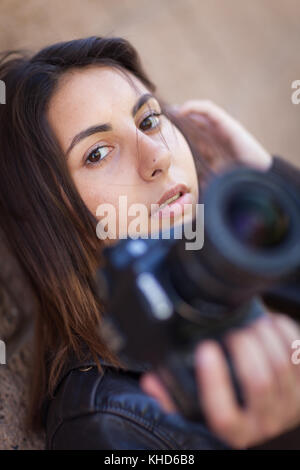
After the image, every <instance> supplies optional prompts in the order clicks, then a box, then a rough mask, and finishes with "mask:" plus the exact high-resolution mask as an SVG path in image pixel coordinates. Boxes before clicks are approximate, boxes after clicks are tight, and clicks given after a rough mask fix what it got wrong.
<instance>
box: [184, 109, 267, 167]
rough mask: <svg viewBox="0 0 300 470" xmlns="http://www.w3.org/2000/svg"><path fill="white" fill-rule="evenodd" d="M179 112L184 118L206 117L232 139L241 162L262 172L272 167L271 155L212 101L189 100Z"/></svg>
mask: <svg viewBox="0 0 300 470" xmlns="http://www.w3.org/2000/svg"><path fill="white" fill-rule="evenodd" d="M178 112H179V114H181V115H183V116H184V115H187V114H190V113H196V114H195V117H196V116H197V114H198V115H199V114H202V115H204V116H206V117H207V118H208V119H209V120H210V121H211V122H212V123H213V125H214V126H216V127H217V128H218V129H219V132H221V133H222V134H223V136H224V137H225V138H229V139H230V141H231V145H232V146H233V148H235V150H236V153H237V156H238V158H239V160H240V161H241V162H243V163H245V164H246V165H250V166H254V167H256V168H258V169H262V170H266V169H268V168H269V167H270V166H271V164H272V157H271V155H270V154H269V153H268V152H266V151H265V150H264V148H263V147H262V146H261V145H260V144H259V142H258V141H257V140H256V139H255V138H254V137H253V136H252V135H250V134H249V132H247V131H246V129H245V128H244V127H243V126H242V125H241V124H240V123H239V122H238V121H237V120H236V119H234V118H233V117H232V116H230V114H228V113H227V112H226V111H225V110H224V109H222V108H220V107H219V106H217V105H216V104H215V103H213V102H212V101H210V100H189V101H186V102H185V103H184V104H183V105H182V106H181V108H180V111H178Z"/></svg>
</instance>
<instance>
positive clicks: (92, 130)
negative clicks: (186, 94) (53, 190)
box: [66, 93, 156, 157]
mask: <svg viewBox="0 0 300 470" xmlns="http://www.w3.org/2000/svg"><path fill="white" fill-rule="evenodd" d="M151 98H154V99H156V98H155V96H153V95H152V94H151V93H145V94H144V95H142V96H140V97H139V99H138V101H137V102H136V104H135V105H134V106H133V108H132V110H131V115H132V116H133V117H134V116H135V115H136V113H137V112H138V110H139V109H140V108H141V107H142V106H143V105H144V104H145V103H146V102H147V101H149V100H150V99H151ZM112 130H113V128H112V126H111V124H109V123H105V124H96V125H94V126H90V127H88V128H87V129H84V130H83V131H80V132H79V133H78V134H76V135H75V136H74V137H73V139H72V142H71V144H70V145H69V147H68V150H67V151H66V157H68V155H69V153H70V152H71V150H72V149H73V147H75V145H77V144H78V143H79V142H80V141H81V140H83V139H85V138H86V137H89V136H90V135H93V134H97V133H99V132H109V131H112Z"/></svg>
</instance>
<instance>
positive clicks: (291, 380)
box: [253, 318, 297, 423]
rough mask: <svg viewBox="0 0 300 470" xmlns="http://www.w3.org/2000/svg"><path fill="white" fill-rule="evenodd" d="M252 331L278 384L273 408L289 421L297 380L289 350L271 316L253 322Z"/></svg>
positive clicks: (293, 406) (282, 420)
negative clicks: (276, 399)
mask: <svg viewBox="0 0 300 470" xmlns="http://www.w3.org/2000/svg"><path fill="white" fill-rule="evenodd" d="M253 331H254V332H255V334H256V335H257V336H258V337H259V339H260V344H261V345H262V347H263V348H264V351H265V353H266V356H267V358H268V361H269V364H270V366H271V368H272V370H273V373H274V376H275V379H276V382H277V386H278V406H277V407H276V408H275V410H274V414H275V412H277V415H278V419H279V420H280V421H281V422H282V423H284V422H287V423H288V422H289V420H290V419H291V417H292V416H293V414H294V413H295V401H294V398H295V396H294V395H295V389H297V381H296V380H295V377H294V373H293V370H292V367H291V360H290V351H289V350H288V348H287V347H286V344H285V342H284V340H283V338H282V337H281V336H280V335H279V332H278V331H277V328H275V326H274V322H273V320H272V319H271V318H268V319H262V320H259V321H258V322H255V324H254V326H253Z"/></svg>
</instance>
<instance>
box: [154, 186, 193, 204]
mask: <svg viewBox="0 0 300 470" xmlns="http://www.w3.org/2000/svg"><path fill="white" fill-rule="evenodd" d="M187 191H188V188H187V187H186V185H185V184H177V185H176V186H173V188H171V189H169V190H168V191H166V192H165V193H164V194H163V195H162V197H161V198H160V199H159V200H158V201H157V203H156V204H158V205H159V206H161V205H162V204H164V203H165V202H166V201H167V200H168V199H170V198H172V197H174V196H176V195H177V194H178V193H180V196H182V195H183V194H185V193H186V192H187Z"/></svg>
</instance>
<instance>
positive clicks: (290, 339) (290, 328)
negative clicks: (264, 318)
mask: <svg viewBox="0 0 300 470" xmlns="http://www.w3.org/2000/svg"><path fill="white" fill-rule="evenodd" d="M272 319H273V324H274V326H275V328H276V330H277V331H278V334H279V335H280V337H281V338H282V340H283V342H284V344H285V346H286V348H287V351H288V353H289V357H290V364H291V366H292V370H293V371H294V373H295V376H296V377H297V378H298V379H299V380H300V363H299V361H297V360H294V359H296V355H295V354H294V355H293V352H295V348H296V347H297V344H299V343H298V341H299V340H300V325H299V323H297V322H295V321H294V320H292V319H291V318H290V317H288V316H287V315H284V314H281V313H275V314H273V315H272ZM298 348H299V346H298ZM298 383H299V382H298Z"/></svg>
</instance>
